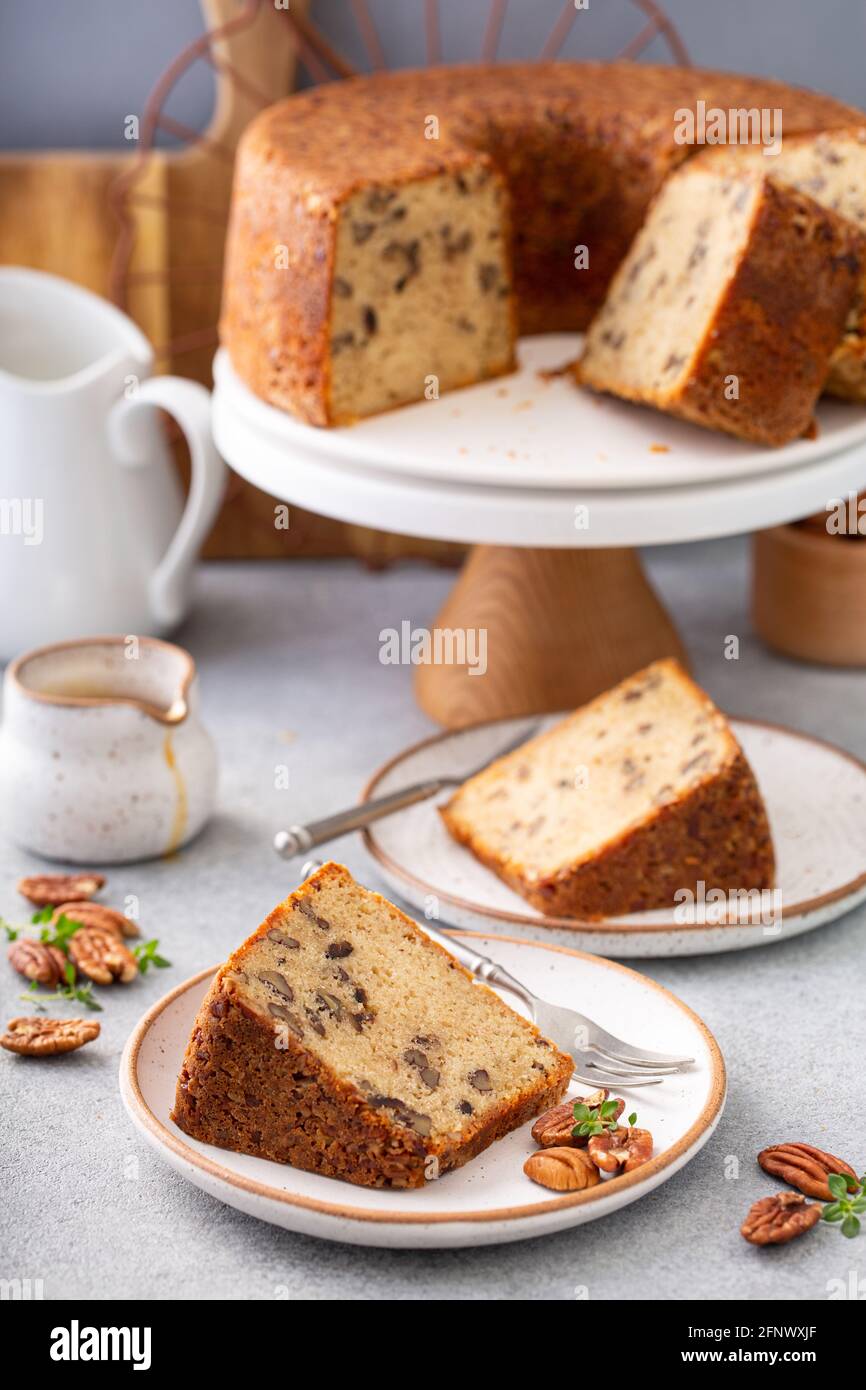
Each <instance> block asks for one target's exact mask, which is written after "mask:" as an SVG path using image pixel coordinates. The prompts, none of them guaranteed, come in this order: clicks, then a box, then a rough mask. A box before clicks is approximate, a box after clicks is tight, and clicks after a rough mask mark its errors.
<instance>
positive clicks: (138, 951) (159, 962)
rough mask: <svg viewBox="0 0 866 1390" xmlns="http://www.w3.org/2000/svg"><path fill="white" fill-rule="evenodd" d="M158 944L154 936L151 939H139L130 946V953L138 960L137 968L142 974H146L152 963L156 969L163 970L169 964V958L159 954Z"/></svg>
mask: <svg viewBox="0 0 866 1390" xmlns="http://www.w3.org/2000/svg"><path fill="white" fill-rule="evenodd" d="M158 946H159V942H158V941H157V940H156V938H154V939H153V941H140V942H139V943H138V945H137V946H134V947H133V948H132V953H133V955H134V956H135V959H136V960H137V961H138V968H139V970H140V971H141V973H142V975H146V974H147V972H148V970H149V969H150V967H151V966H152V965H155V966H156V968H157V970H165V969H166V968H167V967H168V966H169V965H171V961H170V960H166V959H165V957H164V956H161V955H160V954H159V952H158V950H157V947H158Z"/></svg>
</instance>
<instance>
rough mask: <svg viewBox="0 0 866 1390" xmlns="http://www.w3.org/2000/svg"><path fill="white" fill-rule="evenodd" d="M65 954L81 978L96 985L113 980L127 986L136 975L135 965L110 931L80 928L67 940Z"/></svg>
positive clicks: (131, 956) (100, 928) (107, 983)
mask: <svg viewBox="0 0 866 1390" xmlns="http://www.w3.org/2000/svg"><path fill="white" fill-rule="evenodd" d="M69 954H70V956H71V957H72V959H73V961H74V962H75V964H76V965H77V966H78V969H79V970H80V971H81V973H82V975H86V976H87V978H88V979H89V980H93V982H94V983H95V984H97V985H110V984H113V983H114V981H115V980H120V981H121V983H122V984H125V985H126V984H129V982H130V980H134V979H135V977H136V975H137V974H138V962H137V960H136V959H135V956H134V955H133V954H132V952H131V951H130V950H128V949H127V948H126V946H124V944H123V942H122V941H121V940H120V938H119V937H118V936H116V935H115V933H114V932H112V931H105V930H104V929H103V928H102V927H81V928H80V930H79V931H77V932H76V933H75V935H74V936H71V937H70V938H69Z"/></svg>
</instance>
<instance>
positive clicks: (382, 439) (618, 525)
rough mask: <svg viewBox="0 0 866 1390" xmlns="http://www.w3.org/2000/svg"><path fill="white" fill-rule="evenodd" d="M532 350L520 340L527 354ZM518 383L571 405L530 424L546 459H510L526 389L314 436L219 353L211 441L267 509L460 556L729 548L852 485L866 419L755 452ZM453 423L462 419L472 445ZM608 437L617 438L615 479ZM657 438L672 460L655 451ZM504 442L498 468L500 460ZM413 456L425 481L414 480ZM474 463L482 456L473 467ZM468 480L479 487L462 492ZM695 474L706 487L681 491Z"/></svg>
mask: <svg viewBox="0 0 866 1390" xmlns="http://www.w3.org/2000/svg"><path fill="white" fill-rule="evenodd" d="M538 341H542V340H538ZM567 341H568V342H569V343H570V347H571V349H573V348H574V342H573V341H572V340H571V339H567ZM535 342H536V340H532V339H531V340H529V344H528V346H527V349H526V350H527V351H528V352H529V353H530V355H531V354H532V353H533V352H534V351H535ZM543 342H545V343H547V342H549V340H543ZM554 355H556V357H557V358H558V359H559V360H561V358H560V354H559V352H557V353H556V354H553V353H551V356H554ZM529 375H530V379H531V380H532V381H534V382H535V383H536V384H535V387H534V388H533V389H535V390H536V391H539V392H541V393H542V402H547V401H548V398H549V400H550V401H552V402H556V401H560V402H561V403H562V404H563V405H567V409H566V410H563V411H554V410H550V409H549V407H548V406H545V410H544V411H543V410H542V409H541V405H539V407H538V409H537V410H536V411H535V416H536V417H537V418H538V419H539V421H541V420H544V422H545V423H544V425H543V427H542V426H541V425H539V429H541V428H543V430H544V432H545V438H547V439H548V440H549V447H546V450H541V449H539V450H538V451H537V453H536V454H533V453H531V452H530V456H529V458H525V457H521V456H520V453H521V451H520V450H518V449H517V448H516V447H515V441H516V440H517V438H518V437H519V433H518V427H517V425H516V422H517V421H518V420H520V419H522V416H523V415H524V414H526V415H529V414H531V413H532V412H531V411H525V412H523V411H521V412H519V413H518V414H517V415H514V414H510V413H508V412H507V410H506V405H507V400H508V398H503V397H498V396H497V395H496V391H497V389H506V388H505V386H504V385H503V383H504V382H505V381H509V382H511V383H512V385H511V386H509V387H508V388H507V389H508V390H509V391H511V390H515V389H516V386H515V383H516V382H517V381H518V379H520V380H522V379H523V378H511V377H509V378H503V379H502V380H501V381H500V382H499V383H498V384H497V383H496V382H488V383H485V384H484V385H482V386H471V387H467V388H466V390H464V391H458V392H452V393H449V395H448V396H447V397H443V398H442V400H441V401H438V402H424V403H423V404H420V405H417V406H406V407H404V408H403V409H402V410H395V411H392V412H390V413H389V414H387V415H378V416H376V417H375V418H374V419H371V420H365V421H362V422H361V423H359V424H358V425H353V426H352V427H351V428H350V429H346V430H339V429H336V430H321V429H316V428H314V427H313V426H312V425H303V424H300V423H299V422H298V421H297V420H294V419H293V418H292V416H290V415H288V414H286V412H285V411H282V410H277V409H275V408H274V407H273V406H269V405H266V404H265V403H264V402H262V401H260V400H258V399H257V398H256V397H255V396H254V395H253V394H252V393H251V392H250V391H248V390H247V388H246V387H245V386H244V385H243V383H242V382H241V381H240V380H239V379H238V377H237V376H236V375H235V373H234V371H233V370H232V366H231V363H230V362H229V359H228V356H227V355H226V353H225V351H220V352H218V353H217V355H216V358H215V360H214V393H213V407H212V421H213V433H214V440H215V441H216V446H217V448H218V449H219V451H220V453H221V454H222V456H223V457H224V458H225V459H226V460H227V461H228V462H229V463H230V464H231V466H232V468H234V469H235V471H236V472H238V473H239V474H240V475H241V476H242V477H244V478H246V479H247V481H248V482H251V483H253V484H254V485H255V486H256V487H258V488H261V489H262V490H263V491H264V492H268V493H270V494H271V496H273V497H279V498H282V499H283V500H284V501H286V502H292V503H295V504H297V505H298V506H299V507H307V508H309V509H311V510H312V511H316V512H319V513H320V514H322V515H324V516H332V517H336V518H337V519H338V520H340V521H348V522H351V523H353V524H355V525H358V526H373V527H376V528H377V529H379V530H385V531H395V532H398V533H400V534H403V535H409V536H426V537H432V538H434V539H443V538H444V539H447V540H452V541H460V542H464V543H466V544H476V543H479V542H482V543H488V544H492V545H520V546H545V547H553V548H558V549H568V550H571V549H574V548H576V547H579V548H587V547H588V548H595V549H599V548H603V547H605V546H612V545H664V544H667V543H668V542H672V541H690V540H702V539H706V538H708V537H710V536H729V535H734V534H736V533H738V532H740V531H742V529H743V526H744V525H748V527H749V529H750V530H762V529H764V528H765V527H769V526H778V525H781V524H782V523H784V522H787V521H793V520H795V519H796V518H797V517H802V516H808V515H809V513H810V512H816V511H820V510H821V509H822V508H824V507H825V506H826V504H827V501H828V499H829V498H833V497H844V496H845V495H846V494H847V493H848V492H849V491H851V490H852V489H857V488H859V487H861V486H862V483H863V472H864V467H866V442H864V441H866V412H864V411H862V410H861V409H858V408H857V407H851V408H849V407H847V406H845V405H839V404H834V403H832V402H830V403H827V404H822V406H821V408H820V411H819V416H820V420H821V432H820V434H819V437H818V439H816V440H800V441H798V442H797V443H796V444H792V445H789V446H787V447H786V448H785V449H777V450H770V449H767V450H761V451H760V453H758V454H756V453H755V451H754V450H753V449H751V448H749V447H747V446H744V445H742V444H741V443H739V442H738V441H736V440H732V439H729V438H727V437H726V436H723V435H719V434H714V433H711V432H709V431H705V430H700V429H697V428H696V427H692V426H689V425H685V424H683V423H682V422H677V421H674V420H671V419H668V418H667V417H666V416H663V415H661V414H658V413H656V412H650V411H647V410H642V409H638V408H637V407H634V406H630V405H627V404H624V403H621V402H617V401H611V400H603V399H601V398H600V397H590V396H587V395H586V394H585V393H580V392H578V391H577V390H574V389H573V388H571V387H569V386H568V385H567V383H566V382H565V381H563V380H558V379H557V380H554V381H551V382H548V383H547V384H546V385H544V384H542V383H540V382H539V381H538V378H537V376H536V373H535V370H534V368H533V369H532V371H531V372H530V374H529ZM527 389H529V388H528V386H527ZM566 392H570V393H571V394H570V395H568V396H566ZM473 402H474V403H475V404H473ZM851 410H853V411H854V415H853V416H852V414H851ZM454 411H460V412H465V413H466V416H467V418H468V417H469V416H471V417H472V420H473V428H472V434H471V435H470V434H468V433H467V432H466V430H465V429H464V428H463V415H462V414H460V415H454V414H453V412H454ZM533 418H535V417H533ZM434 419H435V420H437V421H440V422H441V423H442V424H443V425H445V424H447V425H448V428H449V429H451V430H454V431H457V433H456V434H455V436H454V437H455V439H456V438H457V437H458V436H459V438H460V439H462V441H463V442H462V443H459V444H457V445H456V452H455V450H454V449H452V447H451V444H450V443H448V441H447V439H446V438H445V436H444V435H443V432H442V430H440V429H436V430H431V428H430V426H431V421H432V420H434ZM458 426H460V429H459V430H458ZM521 428H522V426H521ZM358 439H361V440H363V441H366V443H365V445H364V448H362V449H359V448H358V447H356V442H355V441H357V440H358ZM497 439H498V440H499V444H496V443H491V441H495V440H497ZM611 439H614V440H617V439H618V440H619V441H620V442H619V444H618V445H617V449H618V452H617V454H616V455H615V456H614V457H615V458H616V460H617V462H616V466H615V467H612V465H611V462H610V459H611V456H610V453H609V450H610V447H611V444H610V441H611ZM668 439H669V440H670V441H671V454H670V455H668V454H663V453H662V454H659V453H652V452H651V446H652V445H655V444H662V443H664V441H665V440H668ZM388 441H390V444H389V443H388ZM575 441H577V444H576V443H575ZM452 442H453V441H452ZM500 445H504V446H505V458H504V460H503V459H502V458H501V457H500V454H498V453H496V452H495V451H496V450H497V449H499V447H500ZM463 448H465V449H466V450H467V453H466V454H461V452H460V450H461V449H463ZM491 448H493V450H494V452H493V453H491V452H490V449H491ZM554 448H555V450H556V452H555V454H554V453H553V452H552V450H553V449H554ZM635 449H637V454H635ZM523 452H526V451H523ZM599 452H604V453H605V458H604V459H599V458H597V457H596V455H597V454H598V453H599ZM511 453H514V454H515V455H516V457H515V458H511V457H510V456H509V455H510V454H511ZM543 453H544V454H545V457H544V458H543V457H542V454H543ZM488 457H489V458H490V459H491V460H492V463H491V464H490V466H488V465H487V462H486V460H487V458H488ZM419 459H423V460H426V464H425V467H427V469H428V473H429V476H426V475H424V474H422V473H421V472H419V471H418V468H417V461H418V460H419ZM472 459H474V460H475V463H476V465H478V462H479V460H484V461H485V462H484V467H483V469H482V468H480V467H476V468H473V466H472V464H471V463H470V462H468V461H469V460H472ZM581 460H583V462H580V461H581ZM464 465H466V467H465V468H464ZM518 465H519V471H518V469H517V466H518ZM757 468H760V469H761V471H757V472H756V471H755V470H756V469H757ZM742 470H745V471H744V472H743V471H742ZM476 473H477V475H478V479H479V480H478V481H470V479H471V478H472V477H474V476H475V474H476ZM694 473H698V474H701V475H702V476H703V475H704V474H706V475H707V478H708V480H705V481H703V482H684V481H683V476H684V475H689V476H691V475H692V474H694ZM710 475H712V477H710ZM629 479H631V480H632V481H629ZM635 479H636V480H637V482H635V481H634V480H635Z"/></svg>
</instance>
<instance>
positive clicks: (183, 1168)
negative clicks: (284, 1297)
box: [120, 933, 725, 1248]
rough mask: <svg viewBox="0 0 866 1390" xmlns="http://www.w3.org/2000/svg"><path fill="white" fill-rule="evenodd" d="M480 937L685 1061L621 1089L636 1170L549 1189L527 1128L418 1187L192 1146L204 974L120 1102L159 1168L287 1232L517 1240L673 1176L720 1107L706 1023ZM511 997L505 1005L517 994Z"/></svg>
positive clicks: (153, 1027) (415, 1243)
mask: <svg viewBox="0 0 866 1390" xmlns="http://www.w3.org/2000/svg"><path fill="white" fill-rule="evenodd" d="M474 935H475V934H474V933H473V936H474ZM476 944H477V946H478V949H479V950H480V951H484V952H486V953H489V954H492V955H495V957H496V959H497V960H498V961H500V962H501V963H502V965H504V966H505V968H506V969H507V970H509V971H511V973H512V974H513V975H516V976H517V978H518V979H520V980H523V981H524V982H525V983H526V984H527V985H528V986H529V988H530V989H532V990H534V991H535V992H536V993H537V994H542V995H544V996H545V997H546V998H548V999H550V1000H552V1001H553V1002H554V1003H557V1004H571V1005H573V1006H575V1007H578V1006H579V1005H580V1003H581V1001H584V1002H585V1001H586V1000H590V999H591V1000H592V1011H591V1012H592V1016H593V1018H594V1019H595V1020H596V1021H597V1022H598V1023H600V1024H601V1025H602V1026H603V1027H606V1028H608V1029H614V1030H616V1031H617V1032H618V1033H619V1034H620V1036H623V1035H624V1036H625V1037H626V1038H629V1039H632V1040H634V1042H636V1043H638V1044H639V1045H640V1044H642V1045H643V1046H644V1047H648V1048H656V1049H658V1050H659V1051H661V1052H672V1053H677V1054H678V1055H680V1056H689V1057H694V1058H695V1065H694V1066H693V1067H691V1068H690V1069H689V1070H688V1071H687V1072H684V1073H682V1074H681V1075H678V1076H674V1077H668V1078H666V1079H665V1080H664V1081H663V1082H662V1083H661V1084H660V1085H658V1086H648V1087H645V1088H642V1089H641V1090H639V1091H632V1092H631V1093H629V1092H628V1091H623V1094H624V1095H625V1096H626V1097H627V1098H628V1101H629V1104H630V1105H631V1104H633V1105H634V1108H635V1110H637V1112H638V1117H639V1122H640V1124H641V1125H642V1126H643V1127H645V1128H647V1129H649V1130H651V1132H652V1134H653V1137H654V1139H655V1152H654V1156H653V1158H652V1159H651V1160H650V1162H649V1163H647V1164H646V1165H645V1166H644V1167H643V1168H640V1169H637V1170H635V1171H634V1172H633V1173H627V1174H624V1175H622V1176H619V1177H615V1178H610V1179H605V1180H604V1181H603V1182H602V1183H601V1184H599V1186H598V1187H594V1188H591V1189H590V1190H589V1191H587V1192H577V1193H565V1194H554V1193H551V1192H550V1191H548V1190H547V1189H546V1188H543V1187H539V1186H538V1185H537V1184H536V1183H533V1182H531V1181H530V1180H529V1178H527V1177H526V1176H525V1174H524V1172H523V1163H524V1160H525V1159H526V1158H527V1157H528V1156H529V1154H530V1153H534V1152H535V1148H536V1146H535V1144H534V1143H533V1141H532V1139H531V1137H530V1132H529V1131H530V1128H531V1126H530V1125H528V1124H527V1125H524V1126H523V1128H522V1129H519V1130H516V1131H515V1132H514V1133H513V1134H509V1135H507V1136H506V1137H505V1138H504V1139H500V1140H499V1142H498V1143H496V1144H493V1145H491V1147H490V1148H489V1149H487V1150H485V1152H484V1153H483V1154H480V1155H479V1157H478V1158H476V1159H474V1160H473V1161H472V1162H471V1163H467V1164H466V1166H465V1167H464V1168H458V1169H457V1170H456V1171H455V1172H453V1173H446V1174H445V1175H444V1176H443V1177H442V1178H440V1179H439V1180H438V1181H437V1182H430V1183H428V1184H427V1186H426V1187H424V1188H423V1189H420V1190H418V1191H414V1192H396V1191H378V1190H371V1189H368V1188H364V1187H352V1186H351V1185H350V1184H348V1183H343V1182H338V1181H337V1180H336V1179H334V1178H323V1177H319V1176H318V1175H317V1174H315V1173H304V1172H301V1171H300V1170H299V1169H297V1168H289V1167H286V1166H285V1165H283V1164H280V1163H271V1162H269V1161H267V1160H265V1159H261V1158H251V1157H250V1156H248V1155H246V1154H236V1153H230V1152H229V1151H228V1150H226V1149H217V1148H213V1147H212V1146H211V1145H208V1144H200V1143H198V1142H197V1141H196V1140H194V1139H190V1138H189V1137H188V1136H187V1135H185V1134H184V1133H183V1132H182V1131H181V1130H179V1129H178V1128H177V1126H176V1125H174V1124H172V1122H171V1120H170V1119H169V1113H170V1111H171V1106H172V1102H173V1100H174V1087H175V1080H176V1077H177V1073H178V1071H179V1069H180V1065H181V1061H182V1059H183V1053H184V1049H185V1047H186V1042H187V1038H188V1037H189V1033H190V1030H191V1028H192V1025H193V1021H194V1019H195V1016H196V1013H197V1011H198V1007H199V1004H200V1003H201V1000H202V998H203V996H204V994H205V991H206V990H207V988H208V985H209V984H210V981H211V979H212V977H213V973H214V972H213V970H205V971H203V972H202V973H201V974H200V975H196V976H194V978H193V979H191V980H187V981H186V983H185V984H182V985H178V986H177V988H176V989H173V990H172V991H171V992H170V993H169V994H167V995H166V996H165V998H164V999H161V1000H160V1001H159V1003H158V1004H155V1005H154V1006H153V1008H151V1009H150V1010H149V1011H148V1012H147V1013H146V1014H145V1016H144V1018H143V1019H142V1020H141V1022H140V1023H139V1024H138V1026H137V1027H136V1028H135V1030H134V1031H133V1033H132V1036H131V1037H130V1039H129V1041H128V1043H127V1045H126V1048H125V1049H124V1053H123V1058H122V1061H121V1066H120V1089H121V1093H122V1096H123V1101H124V1104H125V1106H126V1109H127V1111H128V1112H129V1115H130V1117H131V1119H132V1121H133V1123H134V1125H135V1126H136V1128H137V1129H138V1130H139V1131H140V1132H141V1134H142V1135H143V1136H144V1138H145V1139H146V1140H147V1141H148V1143H150V1144H152V1145H153V1147H154V1148H155V1149H156V1150H157V1152H158V1153H159V1154H160V1155H161V1156H162V1157H163V1158H164V1159H165V1160H166V1162H167V1163H169V1164H170V1165H171V1167H172V1168H174V1169H175V1170H176V1171H177V1172H179V1173H180V1174H181V1175H182V1176H183V1177H185V1178H187V1179H188V1180H189V1181H190V1182H193V1183H195V1185H196V1186H197V1187H201V1188H203V1189H204V1191H205V1192H209V1193H210V1194H211V1195H212V1196H214V1197H216V1198H218V1199H219V1200H220V1201H222V1202H227V1203H229V1205H230V1206H233V1207H238V1208H240V1210H241V1211H245V1212H248V1213H249V1214H250V1215H251V1216H257V1217H260V1218H261V1219H262V1220H264V1221H270V1222H273V1224H274V1225H276V1226H283V1227H285V1228H286V1229H287V1230H291V1231H300V1232H302V1233H303V1234H304V1235H312V1236H321V1237H323V1238H324V1239H326V1240H339V1241H344V1242H348V1243H349V1244H352V1245H382V1246H390V1247H395V1248H396V1247H435V1246H443V1247H456V1246H464V1245H473V1246H474V1245H497V1244H501V1243H503V1242H505V1241H509V1240H525V1239H528V1238H529V1237H531V1236H541V1235H548V1234H550V1233H551V1232H553V1231H561V1230H565V1229H566V1228H567V1227H570V1226H579V1225H581V1224H582V1223H583V1222H584V1221H594V1220H595V1219H596V1218H597V1217H600V1216H606V1215H609V1214H610V1213H612V1212H615V1211H617V1210H618V1209H619V1208H620V1207H624V1206H626V1205H627V1204H628V1203H629V1202H634V1201H636V1200H637V1199H638V1198H639V1197H643V1196H644V1195H645V1194H646V1193H648V1192H651V1191H652V1189H653V1188H654V1187H658V1186H659V1185H660V1184H661V1183H663V1182H666V1181H667V1180H668V1178H671V1177H673V1175H674V1173H676V1172H677V1171H678V1169H680V1168H682V1167H683V1166H684V1165H685V1164H686V1163H688V1161H689V1159H691V1158H693V1157H694V1155H695V1154H696V1153H697V1152H698V1150H699V1149H700V1148H701V1147H702V1146H703V1145H704V1144H705V1143H706V1142H707V1140H708V1139H709V1137H710V1135H711V1134H712V1132H713V1130H714V1129H715V1127H716V1125H717V1124H718V1121H719V1117H720V1115H721V1113H722V1107H723V1105H724V1101H725V1067H724V1062H723V1060H722V1055H721V1053H720V1051H719V1048H718V1044H717V1043H716V1041H715V1039H714V1038H713V1036H712V1034H711V1033H710V1032H709V1030H708V1029H707V1027H706V1025H705V1024H704V1023H703V1022H702V1021H701V1020H700V1019H699V1018H698V1017H697V1015H696V1014H694V1013H692V1011H691V1009H688V1008H687V1007H686V1006H685V1004H683V1003H681V1002H680V1000H679V999H677V998H676V997H675V995H673V994H671V993H669V992H668V990H666V989H663V988H662V987H661V986H660V985H657V984H656V983H655V982H654V981H653V980H648V979H645V978H644V977H643V976H642V975H638V974H637V973H636V972H635V971H633V970H628V969H626V968H625V967H624V966H621V965H614V964H612V963H611V962H610V961H605V960H600V959H599V958H598V957H595V956H587V955H583V954H581V953H579V952H577V951H571V950H568V949H566V948H565V947H562V946H552V945H547V944H537V943H533V942H527V941H517V940H514V939H513V938H506V937H478V938H477V941H476ZM505 997H506V996H505V995H503V998H505ZM508 1003H509V1004H511V1005H512V1007H515V1001H514V999H512V998H509V999H508ZM577 1093H578V1092H577V1091H576V1090H575V1091H574V1092H572V1093H570V1094H577Z"/></svg>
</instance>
